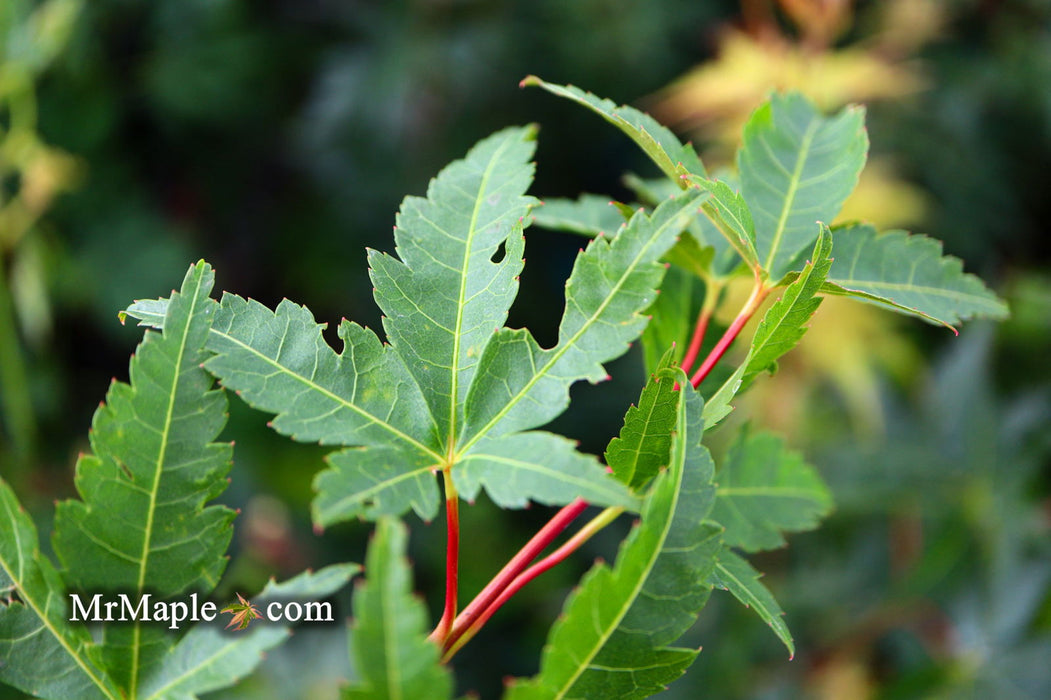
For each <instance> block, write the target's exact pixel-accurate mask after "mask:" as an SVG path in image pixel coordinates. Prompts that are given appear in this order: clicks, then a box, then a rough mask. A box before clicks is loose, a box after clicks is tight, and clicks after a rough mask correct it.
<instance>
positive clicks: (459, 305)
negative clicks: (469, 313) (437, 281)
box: [447, 139, 510, 456]
mask: <svg viewBox="0 0 1051 700" xmlns="http://www.w3.org/2000/svg"><path fill="white" fill-rule="evenodd" d="M509 143H510V140H509V139H508V140H505V141H503V142H502V143H501V144H500V146H499V147H498V148H497V149H496V152H495V153H493V155H492V156H491V157H490V159H489V162H488V163H487V164H486V167H485V170H484V171H483V172H482V181H481V182H480V183H479V184H478V194H477V196H476V197H475V200H474V209H473V211H471V223H470V225H469V226H468V228H467V239H466V240H465V241H464V248H463V264H462V266H461V268H460V291H459V296H458V297H457V299H456V323H455V324H454V326H453V352H452V362H450V363H449V365H450V366H451V367H452V371H451V380H450V387H449V436H448V443H447V451H448V453H449V455H450V456H451V455H452V454H453V453H454V447H455V445H456V407H457V405H458V404H459V401H458V398H459V397H458V396H457V394H458V393H459V390H460V338H461V329H462V328H463V312H464V306H465V302H464V298H465V297H466V296H467V266H468V263H469V261H470V259H471V244H472V243H473V241H474V237H475V234H477V227H478V214H479V212H480V210H481V208H482V201H483V199H484V197H483V193H484V192H485V191H486V187H487V186H488V184H489V177H490V175H491V174H492V172H493V169H494V168H495V167H496V163H497V161H498V160H499V159H500V156H501V155H502V154H503V152H504V151H505V150H506V149H507V146H508V144H509Z"/></svg>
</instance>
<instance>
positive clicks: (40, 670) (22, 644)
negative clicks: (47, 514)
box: [0, 479, 122, 700]
mask: <svg viewBox="0 0 1051 700" xmlns="http://www.w3.org/2000/svg"><path fill="white" fill-rule="evenodd" d="M0 532H2V533H3V536H0V681H3V682H4V683H7V684H9V685H12V686H14V687H15V688H18V689H20V690H22V691H24V692H26V693H29V694H30V695H33V696H36V697H42V698H85V700H87V699H90V698H110V699H112V700H117V699H118V698H121V697H122V695H121V692H120V690H118V688H117V686H116V684H115V683H114V682H113V681H112V680H111V679H110V678H109V676H108V674H107V673H106V672H105V671H104V670H103V667H102V663H101V659H100V658H99V656H98V650H97V649H95V648H93V646H92V640H91V636H90V635H89V634H88V631H87V629H85V628H84V627H74V626H71V625H70V624H69V622H68V620H69V607H68V605H67V602H68V601H67V599H66V592H65V587H64V586H63V584H62V579H61V578H60V577H59V575H58V572H57V571H55V567H54V566H53V565H52V564H51V562H50V561H48V559H47V558H46V557H45V556H43V555H42V554H41V553H40V540H39V539H38V536H37V530H36V527H35V526H34V525H33V521H32V519H30V517H29V514H28V513H26V512H25V511H24V510H22V507H21V505H20V504H19V503H18V500H17V499H16V498H15V494H14V492H13V491H12V490H11V487H10V486H8V485H7V483H6V482H5V481H4V480H3V479H0Z"/></svg>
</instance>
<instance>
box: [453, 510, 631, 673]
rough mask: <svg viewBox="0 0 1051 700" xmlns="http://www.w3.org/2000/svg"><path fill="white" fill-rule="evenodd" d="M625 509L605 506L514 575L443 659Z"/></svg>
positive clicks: (457, 638)
mask: <svg viewBox="0 0 1051 700" xmlns="http://www.w3.org/2000/svg"><path fill="white" fill-rule="evenodd" d="M623 511H624V509H623V508H607V509H605V510H604V511H602V512H601V513H599V514H598V515H597V516H595V517H594V518H593V519H592V520H591V522H589V523H588V524H587V525H585V526H584V527H582V528H581V529H580V530H579V531H578V532H577V533H576V534H575V535H573V536H572V537H570V538H569V539H568V540H566V541H565V543H563V545H562V546H561V547H559V548H558V549H556V550H555V551H554V552H552V553H551V554H549V555H547V556H546V557H544V558H543V559H541V560H540V561H538V562H537V563H536V564H533V565H532V566H530V567H529V568H528V569H526V570H525V571H523V572H522V573H521V574H519V575H518V576H516V577H515V579H514V580H513V581H511V583H510V584H508V585H507V587H506V588H504V590H503V591H501V592H500V595H498V596H497V597H496V599H495V600H494V601H493V602H492V603H490V604H489V606H488V607H487V608H485V610H484V611H483V612H482V613H481V614H480V615H479V616H478V617H477V618H476V619H475V620H474V622H472V623H471V625H470V626H469V627H467V628H466V629H464V630H463V631H462V632H460V633H459V634H458V635H457V636H456V638H455V639H452V640H451V643H450V644H449V646H448V650H447V651H446V652H445V655H444V657H443V658H442V662H443V663H444V662H446V661H448V660H449V659H450V658H452V656H453V655H454V654H455V653H456V652H457V651H459V650H460V647H462V646H463V645H464V644H466V643H467V642H468V641H470V639H471V637H473V636H474V635H475V634H476V633H477V632H478V630H480V629H481V628H482V626H483V625H484V624H485V623H486V621H487V620H488V619H489V618H490V617H492V616H493V614H494V613H495V612H496V611H497V610H499V609H500V608H501V607H502V606H503V604H504V603H506V602H507V601H508V600H510V599H511V596H513V595H514V594H515V593H517V592H518V591H520V590H522V588H523V587H524V586H525V585H526V584H527V583H529V582H530V581H532V580H533V579H535V578H536V577H537V576H539V575H540V574H542V573H544V572H545V571H547V570H548V569H550V568H551V567H553V566H555V565H556V564H559V563H561V562H562V561H564V560H565V559H566V557H568V556H569V555H570V554H572V553H573V552H575V551H577V550H578V549H580V546H581V545H583V544H584V543H585V542H587V541H588V540H589V539H591V537H592V536H593V535H594V534H595V533H596V532H598V531H599V530H601V529H602V528H603V527H605V526H606V525H608V524H609V523H611V522H612V521H613V520H615V519H616V517H617V516H618V515H620V514H621V513H622V512H623Z"/></svg>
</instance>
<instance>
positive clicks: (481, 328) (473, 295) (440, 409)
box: [369, 127, 536, 453]
mask: <svg viewBox="0 0 1051 700" xmlns="http://www.w3.org/2000/svg"><path fill="white" fill-rule="evenodd" d="M535 135H536V129H535V128H533V127H526V128H513V129H505V130H503V131H499V132H497V133H495V134H493V135H492V136H490V137H488V138H486V139H483V140H482V141H480V142H479V143H478V144H477V145H475V146H474V147H473V148H472V149H471V150H470V152H469V153H468V154H467V156H466V157H465V158H464V159H462V160H458V161H454V162H453V163H451V164H449V165H448V166H446V167H445V168H444V169H442V171H441V172H440V173H439V174H438V176H437V177H436V178H434V179H433V180H432V181H431V183H430V186H429V187H428V188H427V198H426V199H423V198H421V197H406V198H405V200H404V201H403V202H402V205H401V211H399V212H398V217H397V222H396V223H397V225H396V226H395V230H394V239H395V242H396V244H397V253H398V256H399V258H400V260H399V259H398V258H395V257H392V256H390V255H386V254H383V253H378V252H376V251H370V253H369V266H370V268H371V269H370V272H371V278H372V282H373V285H374V286H375V297H376V303H377V304H379V307H380V308H381V309H382V310H383V313H384V314H386V315H385V317H384V319H383V328H384V330H385V331H386V333H387V340H388V341H389V342H390V344H391V345H393V346H394V348H395V350H396V351H397V353H398V356H399V357H400V358H401V360H402V361H403V362H404V363H405V366H406V367H407V368H408V370H409V373H410V374H411V375H412V376H413V377H414V378H415V380H416V384H417V385H418V386H419V387H420V390H421V394H422V396H423V398H424V400H425V401H426V402H427V406H428V408H429V410H430V414H431V415H432V416H433V417H434V421H435V423H436V427H437V431H438V435H439V443H440V445H441V449H440V450H439V451H441V452H443V453H444V452H447V451H448V447H449V446H450V445H452V444H455V442H456V437H457V434H458V433H459V431H460V429H461V427H462V424H463V400H464V397H465V396H466V395H467V387H468V386H469V385H470V382H471V378H472V377H473V376H474V372H475V368H476V366H477V363H478V358H479V357H481V355H482V350H483V349H484V348H485V344H486V343H487V342H488V340H489V338H490V337H491V336H492V334H493V331H494V330H496V329H497V328H500V327H501V326H503V324H504V321H505V320H506V318H507V311H508V309H509V308H510V307H511V302H512V301H514V298H515V295H516V294H517V293H518V275H519V273H521V271H522V265H523V262H524V261H523V260H522V251H523V250H524V246H525V241H524V239H523V238H522V235H521V232H522V226H523V219H524V218H525V217H526V216H527V215H528V213H529V209H530V207H532V206H533V205H534V204H535V203H536V200H535V199H534V198H532V197H526V196H523V195H524V193H525V191H526V189H528V188H529V185H530V183H531V182H532V180H533V169H534V168H533V165H532V164H531V163H530V162H529V159H530V158H531V157H532V156H533V152H534V150H535V148H536V143H535V140H534V138H535ZM501 245H504V246H505V250H504V252H503V255H502V257H500V259H499V261H498V262H493V260H492V258H493V256H494V254H496V253H497V248H498V247H499V246H501Z"/></svg>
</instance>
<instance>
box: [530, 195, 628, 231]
mask: <svg viewBox="0 0 1051 700" xmlns="http://www.w3.org/2000/svg"><path fill="white" fill-rule="evenodd" d="M533 223H534V224H536V225H537V226H540V227H541V228H546V229H551V230H553V231H569V232H570V233H579V234H582V235H584V236H588V237H589V238H594V237H595V236H598V235H600V234H604V235H607V236H612V235H613V234H615V233H616V232H617V231H618V230H619V229H620V227H621V226H623V225H624V224H625V223H626V220H625V218H624V216H623V215H622V214H621V213H620V210H619V209H617V207H615V206H614V205H613V203H612V202H610V200H609V197H600V196H599V195H595V194H582V195H580V197H578V198H577V199H562V198H559V197H552V198H550V199H545V200H544V203H543V206H541V207H538V208H536V209H534V210H533Z"/></svg>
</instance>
